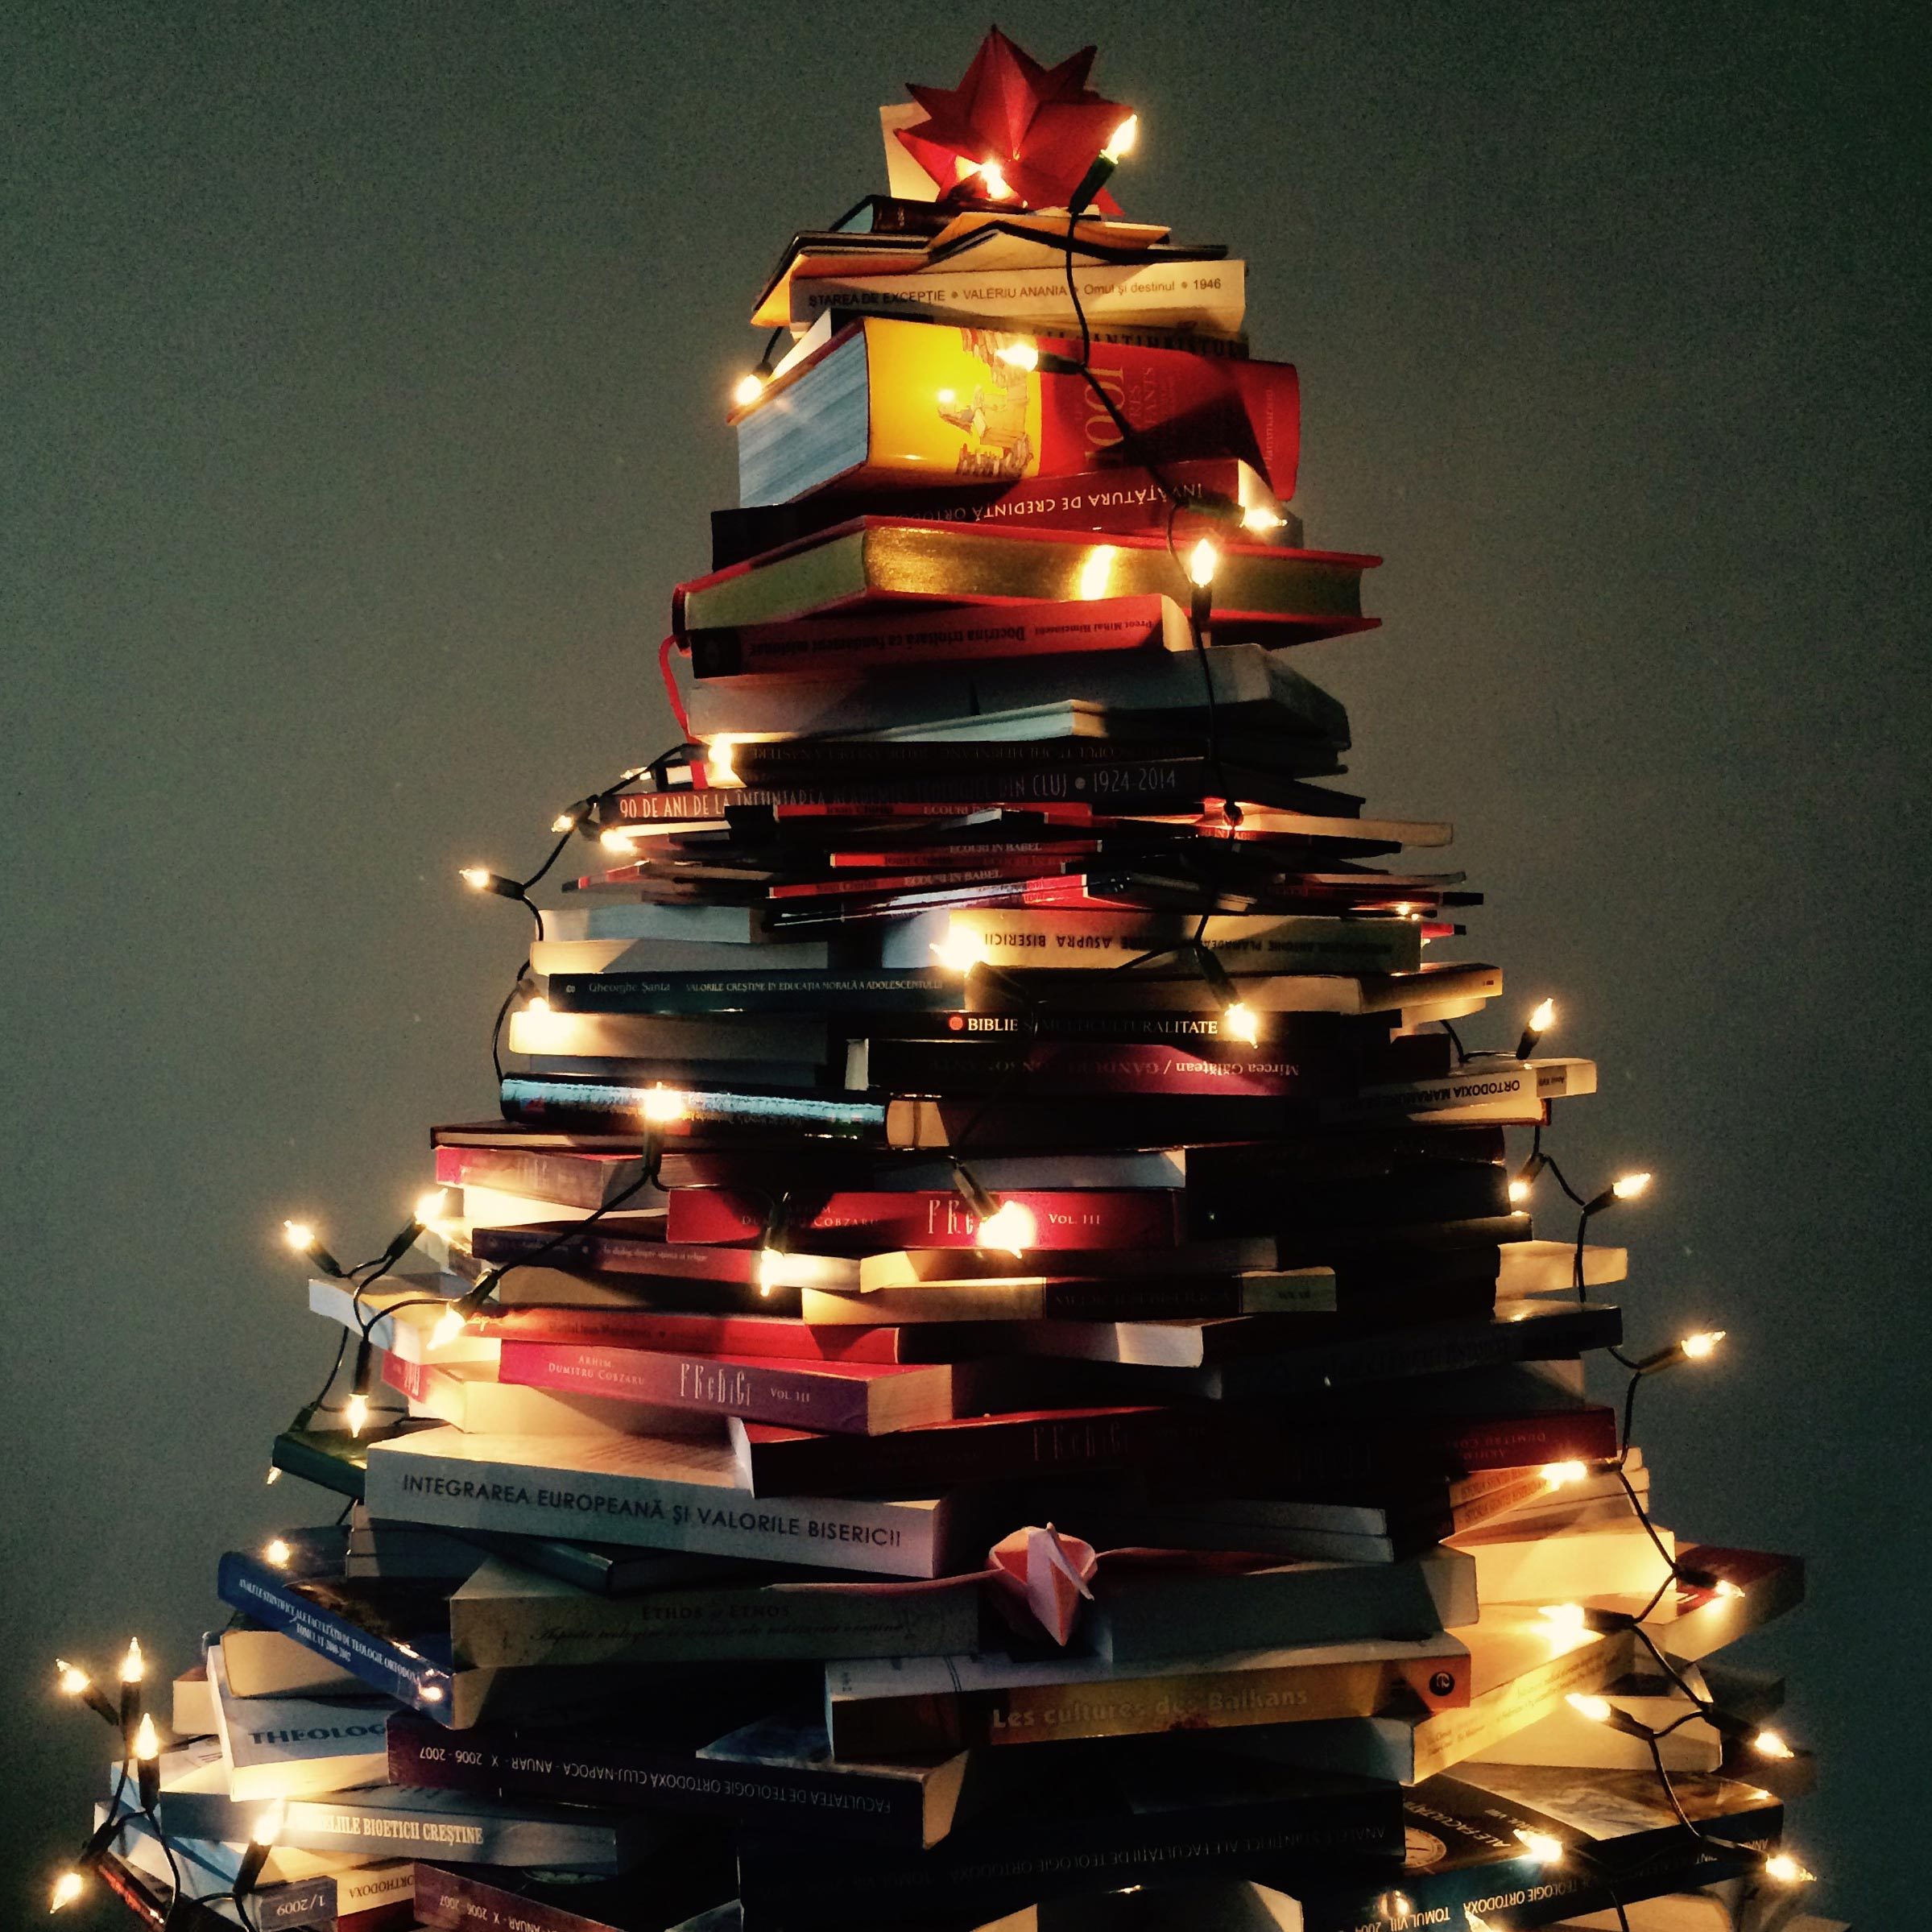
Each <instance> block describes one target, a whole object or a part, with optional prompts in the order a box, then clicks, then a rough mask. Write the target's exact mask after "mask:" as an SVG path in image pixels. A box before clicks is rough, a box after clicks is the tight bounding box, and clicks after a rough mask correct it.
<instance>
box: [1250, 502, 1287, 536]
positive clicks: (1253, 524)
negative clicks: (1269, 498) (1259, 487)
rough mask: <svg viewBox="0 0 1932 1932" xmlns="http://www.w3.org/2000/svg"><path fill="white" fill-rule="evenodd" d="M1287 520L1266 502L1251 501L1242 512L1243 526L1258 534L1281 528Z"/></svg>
mask: <svg viewBox="0 0 1932 1932" xmlns="http://www.w3.org/2000/svg"><path fill="white" fill-rule="evenodd" d="M1287 521H1288V519H1287V518H1286V517H1285V516H1278V515H1276V513H1275V512H1274V511H1272V510H1271V509H1269V508H1268V506H1267V504H1265V503H1251V504H1249V506H1248V507H1247V509H1245V510H1244V511H1242V513H1241V527H1242V528H1243V530H1252V531H1253V532H1256V535H1257V536H1260V535H1264V534H1265V533H1266V532H1268V531H1270V530H1279V529H1280V528H1281V527H1283V526H1284V525H1285V523H1287Z"/></svg>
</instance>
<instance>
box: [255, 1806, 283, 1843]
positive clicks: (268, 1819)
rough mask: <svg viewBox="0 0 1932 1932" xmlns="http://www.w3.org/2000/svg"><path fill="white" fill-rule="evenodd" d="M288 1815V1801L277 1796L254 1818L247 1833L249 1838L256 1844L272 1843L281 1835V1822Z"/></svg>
mask: <svg viewBox="0 0 1932 1932" xmlns="http://www.w3.org/2000/svg"><path fill="white" fill-rule="evenodd" d="M286 1818H288V1801H287V1800H286V1799H283V1798H277V1799H276V1800H275V1802H274V1803H273V1804H272V1805H271V1806H269V1807H268V1808H267V1810H265V1811H263V1813H262V1814H261V1815H260V1816H259V1818H256V1820H255V1822H254V1830H253V1831H250V1833H249V1838H250V1840H251V1841H252V1842H253V1843H255V1844H258V1845H272V1844H273V1843H275V1840H276V1839H278V1838H279V1837H280V1836H281V1835H282V1826H283V1821H284V1820H285V1819H286Z"/></svg>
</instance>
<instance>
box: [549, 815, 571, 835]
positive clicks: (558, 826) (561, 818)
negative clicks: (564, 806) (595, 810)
mask: <svg viewBox="0 0 1932 1932" xmlns="http://www.w3.org/2000/svg"><path fill="white" fill-rule="evenodd" d="M550 829H551V830H552V832H574V831H575V830H576V829H577V814H576V813H574V812H560V813H557V815H556V817H554V818H553V819H552V820H551V821H550Z"/></svg>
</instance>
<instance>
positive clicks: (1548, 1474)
mask: <svg viewBox="0 0 1932 1932" xmlns="http://www.w3.org/2000/svg"><path fill="white" fill-rule="evenodd" d="M1589 1474H1590V1471H1588V1470H1587V1469H1586V1468H1585V1467H1584V1466H1583V1465H1582V1463H1581V1462H1545V1464H1544V1465H1543V1480H1544V1481H1545V1483H1548V1484H1549V1487H1551V1488H1552V1489H1562V1488H1566V1487H1568V1486H1569V1485H1570V1483H1580V1482H1582V1479H1584V1477H1586V1476H1587V1475H1589Z"/></svg>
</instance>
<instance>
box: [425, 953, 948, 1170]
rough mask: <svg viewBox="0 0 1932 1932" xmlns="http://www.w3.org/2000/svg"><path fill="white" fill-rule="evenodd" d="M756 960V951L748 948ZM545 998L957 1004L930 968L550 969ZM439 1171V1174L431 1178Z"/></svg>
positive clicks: (650, 1010)
mask: <svg viewBox="0 0 1932 1932" xmlns="http://www.w3.org/2000/svg"><path fill="white" fill-rule="evenodd" d="M752 957H753V959H754V962H755V961H756V958H757V956H756V955H755V954H754V955H753V956H752ZM544 997H545V998H546V999H548V1001H549V1002H550V1004H551V1006H552V1008H553V1009H554V1010H555V1011H556V1012H560V1013H647V1014H660V1013H661V1014H692V1015H702V1016H706V1017H707V1018H710V1017H712V1016H716V1015H718V1014H719V1013H720V1012H731V1013H734V1014H738V1013H817V1014H819V1015H821V1016H825V1015H833V1014H841V1015H842V1014H848V1013H850V1014H857V1015H859V1016H863V1017H866V1018H870V1017H871V1016H875V1015H882V1014H888V1013H926V1012H934V1013H951V1012H957V1011H958V1007H959V1003H960V997H961V995H960V989H959V977H958V974H954V973H942V972H940V971H938V970H934V969H932V968H931V967H930V966H929V967H928V970H925V971H917V970H915V971H912V972H883V971H882V972H876V973H834V972H812V971H786V972H768V971H761V970H757V968H756V965H754V966H753V967H752V969H751V970H744V971H733V972H726V973H680V972H676V971H672V972H661V973H660V972H623V973H552V974H550V975H549V976H548V978H547V979H546V980H545V982H544ZM438 1178H439V1179H440V1178H441V1175H440V1173H439V1176H438Z"/></svg>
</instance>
